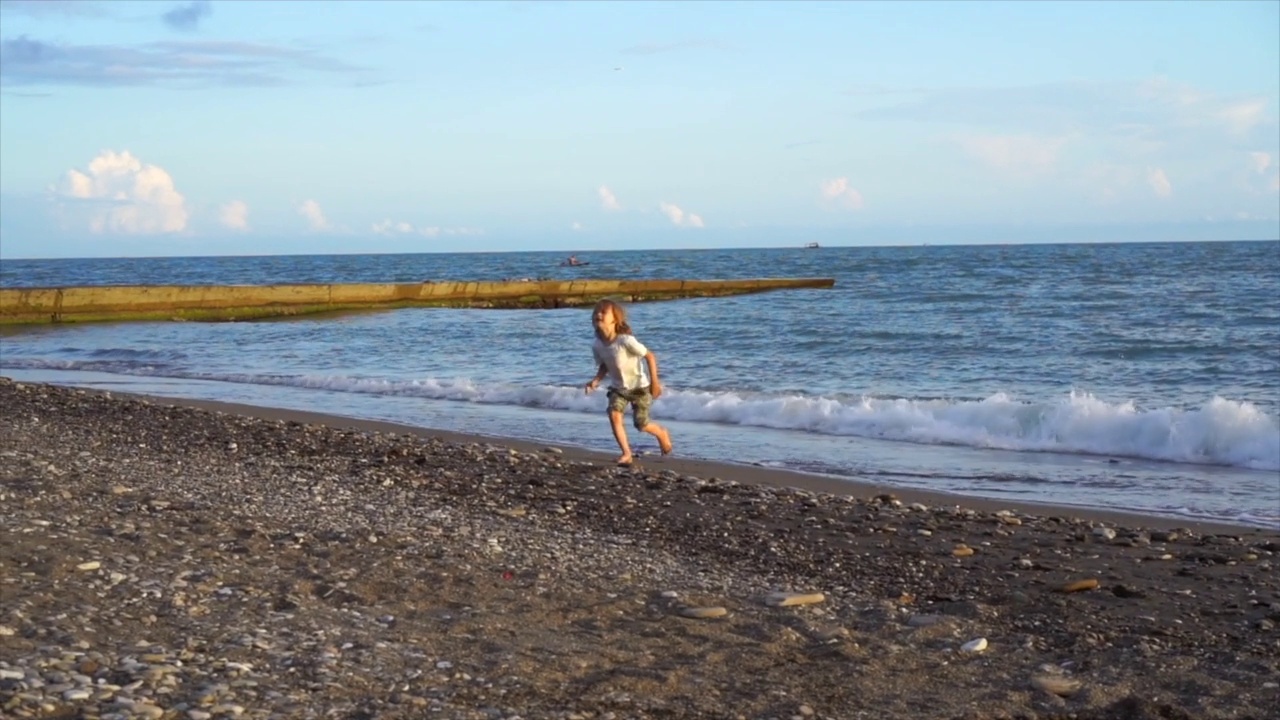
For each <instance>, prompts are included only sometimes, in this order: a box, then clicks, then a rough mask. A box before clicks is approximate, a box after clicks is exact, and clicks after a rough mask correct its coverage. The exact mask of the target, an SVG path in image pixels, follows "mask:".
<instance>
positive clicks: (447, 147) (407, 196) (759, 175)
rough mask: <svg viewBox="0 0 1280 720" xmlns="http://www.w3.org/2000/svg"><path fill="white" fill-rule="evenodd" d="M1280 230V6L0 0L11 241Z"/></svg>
mask: <svg viewBox="0 0 1280 720" xmlns="http://www.w3.org/2000/svg"><path fill="white" fill-rule="evenodd" d="M1276 238H1280V0H1250V1H1246V2H1222V1H1219V2H1195V1H1192V0H1179V1H1176V2H1154V1H1148V2H1139V1H1131V2H1130V1H1123V0H1109V1H1107V2H1096V3H1095V2H1080V1H1071V2H1025V1H1014V2H954V1H953V2H940V1H934V2H899V1H894V2H884V3H881V2H834V1H827V2H799V1H792V0H788V1H787V2H712V1H699V2H693V1H690V2H649V1H646V2H635V3H628V2H604V1H595V2H502V1H499V0H491V1H488V2H462V3H451V2H410V1H406V0H400V1H396V2H385V3H383V2H359V3H352V2H305V1H295V0H290V1H288V2H250V1H247V0H228V1H225V2H217V1H214V2H204V1H197V2H165V1H163V0H149V1H146V2H127V1H121V0H111V1H110V2H92V1H90V0H74V1H67V0H0V258H24V257H129V256H157V255H245V254H294V253H386V252H436V251H439V252H457V251H511V250H565V251H588V250H592V249H614V248H617V249H623V248H627V249H636V248H639V249H643V248H651V247H652V248H693V247H708V248H711V247H759V246H788V245H800V244H804V243H807V242H823V243H824V244H831V245H877V244H904V243H908V244H909V243H924V242H928V243H935V244H946V243H953V242H964V243H970V242H1043V241H1055V242H1062V241H1071V242H1088V241H1098V240H1107V241H1116V240H1121V241H1122V240H1142V241H1158V240H1228V239H1276Z"/></svg>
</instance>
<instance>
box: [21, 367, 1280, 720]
mask: <svg viewBox="0 0 1280 720" xmlns="http://www.w3.org/2000/svg"><path fill="white" fill-rule="evenodd" d="M0 406H2V407H4V408H5V410H4V413H3V416H2V417H0V492H2V493H3V500H2V502H3V507H4V510H5V511H4V513H3V516H2V517H0V583H2V584H0V599H2V600H3V602H2V604H0V607H2V610H3V613H2V614H0V710H2V711H3V713H4V714H5V715H6V716H9V717H67V718H72V717H96V718H102V719H103V720H105V719H106V718H133V717H151V718H190V719H191V720H200V719H202V718H220V717H248V718H294V717H297V718H310V717H316V718H320V717H339V718H418V717H439V718H476V719H482V718H483V719H494V720H496V719H499V718H504V719H507V720H511V719H512V718H517V717H518V718H525V719H527V720H528V719H533V718H562V719H563V718H593V719H603V718H615V719H622V718H761V719H763V718H793V717H801V718H807V717H814V718H833V719H842V720H843V719H852V718H885V719H888V720H898V719H902V720H906V719H907V718H913V719H914V718H968V719H972V720H977V719H979V718H1076V719H1089V718H1098V719H1101V718H1108V719H1111V718H1116V719H1119V718H1210V719H1212V718H1265V717H1274V713H1275V711H1276V708H1277V707H1280V682H1278V681H1277V677H1280V630H1278V629H1277V626H1278V625H1280V573H1277V571H1276V563H1277V553H1278V552H1280V533H1278V532H1275V531H1270V530H1262V529H1256V528H1249V527H1244V526H1234V525H1224V524H1207V523H1192V522H1189V521H1178V520H1175V519H1167V518H1155V517H1147V516H1140V515H1126V514H1121V513H1107V512H1104V511H1084V510H1080V509H1078V508H1073V509H1070V510H1067V509H1055V508H1053V507H1050V506H1039V505H1030V504H1022V505H1017V504H1013V503H1007V502H1003V501H995V500H977V499H969V498H964V497H960V496H956V495H946V494H942V493H927V492H922V491H915V490H912V491H905V490H898V489H895V490H887V489H885V488H878V487H875V486H874V485H871V484H859V483H847V482H836V481H833V480H830V479H825V478H822V477H820V476H811V475H803V474H799V473H787V472H783V471H780V470H773V469H769V468H763V467H750V466H740V465H733V464H723V463H720V464H717V463H711V462H705V461H692V460H682V459H680V457H679V454H680V444H679V443H680V439H679V438H676V442H677V447H676V455H675V456H674V457H671V458H655V457H642V458H640V460H639V462H638V464H637V466H635V467H632V468H618V467H615V466H614V465H613V463H612V462H611V456H610V455H606V454H601V453H592V452H589V451H586V450H581V449H575V448H570V447H558V446H547V445H540V444H530V443H523V442H517V441H498V440H495V439H493V438H481V437H469V436H465V435H460V434H456V433H445V432H440V431H434V430H429V429H424V428H413V427H408V426H399V425H391V424H388V423H377V422H370V421H361V420H354V419H348V418H342V417H338V416H333V415H319V414H310V413H303V412H297V411H282V410H272V409H268V408H257V407H250V406H245V405H231V404H225V403H213V402H205V401H193V400H192V401H189V400H174V399H167V398H166V399H159V398H146V397H141V396H131V395H124V394H112V393H105V392H101V391H94V390H78V389H71V388H63V387H57V386H50V385H37V384H22V383H14V382H11V381H8V380H2V381H0ZM601 424H602V428H601V431H602V432H604V431H605V428H604V427H603V420H602V422H601ZM747 432H749V431H747Z"/></svg>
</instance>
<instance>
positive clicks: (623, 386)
mask: <svg viewBox="0 0 1280 720" xmlns="http://www.w3.org/2000/svg"><path fill="white" fill-rule="evenodd" d="M591 321H592V324H593V325H594V326H595V331H596V341H595V343H594V344H593V345H592V346H591V350H592V353H593V354H594V355H595V359H596V362H597V363H599V366H600V367H599V369H598V370H597V371H596V376H595V377H594V378H592V379H591V382H589V383H587V387H586V391H587V392H588V393H592V392H595V389H596V388H597V387H599V386H600V381H601V380H602V379H604V377H605V376H606V375H607V376H608V377H609V424H610V425H611V426H612V427H613V439H614V440H617V441H618V447H619V448H621V449H622V454H621V455H619V456H618V464H619V465H630V464H631V462H632V457H631V444H630V443H629V442H627V429H626V428H625V427H623V424H622V415H623V413H624V412H626V409H627V405H630V406H631V407H632V410H631V414H632V418H631V419H632V421H633V423H634V424H635V426H636V429H637V430H639V431H641V432H647V433H649V434H650V435H653V436H654V437H656V438H658V447H660V448H662V454H663V455H669V454H670V453H671V435H670V434H669V433H668V432H667V431H666V429H665V428H663V427H662V426H661V425H659V424H657V423H655V422H651V421H650V420H649V406H650V404H652V403H653V399H654V398H656V397H658V396H659V395H661V394H662V383H661V382H660V381H659V380H658V358H657V357H655V356H654V354H653V352H652V351H651V350H649V349H648V348H646V347H645V346H644V345H642V344H641V343H640V341H639V340H637V339H636V338H635V336H634V335H632V334H631V326H630V325H629V324H627V311H626V310H624V309H623V308H622V306H621V305H619V304H618V303H616V302H614V301H612V300H601V301H600V302H598V303H596V307H595V310H593V311H592V313H591ZM641 360H643V361H644V362H643V363H642V362H641Z"/></svg>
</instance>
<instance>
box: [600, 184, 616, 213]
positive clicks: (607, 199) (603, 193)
mask: <svg viewBox="0 0 1280 720" xmlns="http://www.w3.org/2000/svg"><path fill="white" fill-rule="evenodd" d="M596 194H598V195H599V196H600V207H602V208H604V209H605V210H614V211H617V210H621V209H622V204H621V203H619V202H618V198H617V196H616V195H614V194H613V191H612V190H610V189H609V187H608V186H607V185H601V186H600V187H599V188H598V189H597V190H596Z"/></svg>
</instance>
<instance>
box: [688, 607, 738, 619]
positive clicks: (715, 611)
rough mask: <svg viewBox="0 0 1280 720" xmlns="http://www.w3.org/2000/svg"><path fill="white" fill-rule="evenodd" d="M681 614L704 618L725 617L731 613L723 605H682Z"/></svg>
mask: <svg viewBox="0 0 1280 720" xmlns="http://www.w3.org/2000/svg"><path fill="white" fill-rule="evenodd" d="M680 614H681V615H682V616H683V617H687V618H695V619H699V620H702V619H710V618H718V617H724V616H725V615H728V614H729V611H728V610H727V609H726V608H723V607H682V608H680Z"/></svg>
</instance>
